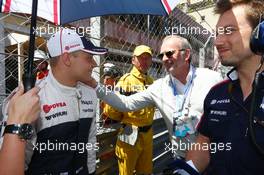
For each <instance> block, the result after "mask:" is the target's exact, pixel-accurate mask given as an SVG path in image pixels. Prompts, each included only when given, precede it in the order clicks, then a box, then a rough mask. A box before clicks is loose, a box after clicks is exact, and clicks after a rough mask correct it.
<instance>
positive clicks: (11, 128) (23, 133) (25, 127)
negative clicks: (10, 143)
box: [4, 123, 34, 140]
mask: <svg viewBox="0 0 264 175" xmlns="http://www.w3.org/2000/svg"><path fill="white" fill-rule="evenodd" d="M6 133H9V134H17V135H18V136H19V138H20V139H23V140H29V139H31V138H32V136H33V133H34V130H33V127H32V125H31V124H29V123H25V124H12V125H7V126H6V127H5V131H4V134H6Z"/></svg>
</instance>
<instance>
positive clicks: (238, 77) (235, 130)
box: [186, 0, 264, 175]
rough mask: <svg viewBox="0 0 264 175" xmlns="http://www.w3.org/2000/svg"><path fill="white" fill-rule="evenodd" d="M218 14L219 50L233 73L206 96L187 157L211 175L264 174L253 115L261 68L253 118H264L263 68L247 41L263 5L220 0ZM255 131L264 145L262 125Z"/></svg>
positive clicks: (244, 1) (252, 0) (261, 144)
mask: <svg viewBox="0 0 264 175" xmlns="http://www.w3.org/2000/svg"><path fill="white" fill-rule="evenodd" d="M216 12H217V13H218V14H220V18H219V21H218V23H217V34H218V35H217V37H216V41H215V46H216V48H217V50H218V52H219V56H220V60H221V63H222V64H223V65H225V66H233V67H234V69H232V70H231V71H230V72H229V73H228V75H227V76H228V79H227V80H226V81H223V82H222V83H219V84H218V85H216V86H214V87H213V88H212V89H211V90H210V92H209V93H208V95H207V97H206V98H205V101H204V114H203V117H202V118H201V120H200V123H199V125H198V128H197V129H198V132H199V135H198V137H197V141H196V145H195V146H193V147H192V149H191V150H190V151H189V152H188V154H187V157H186V159H187V160H192V161H193V163H194V165H195V167H196V168H197V169H198V170H199V172H204V171H205V170H206V172H207V174H208V175H236V174H239V175H263V174H264V156H263V155H261V154H260V153H259V152H258V151H257V149H256V147H255V146H254V145H253V143H252V141H251V137H250V134H249V111H250V106H251V103H252V84H253V81H254V75H255V72H256V70H257V69H258V68H259V67H260V71H262V73H261V75H260V81H259V86H258V88H257V94H256V97H257V98H256V111H255V114H254V116H256V118H258V119H260V120H263V119H264V97H263V96H264V72H263V70H264V66H263V65H262V64H261V56H258V55H256V54H254V53H253V52H252V51H251V49H250V46H249V43H250V42H249V41H250V36H251V33H252V30H253V29H254V28H255V27H256V26H257V24H258V23H259V18H260V14H263V12H264V4H263V1H260V0H251V1H248V0H218V1H217V4H216ZM253 127H254V129H255V131H256V141H257V143H259V144H260V146H262V147H264V128H263V127H261V125H260V124H259V123H258V122H256V123H254V126H253Z"/></svg>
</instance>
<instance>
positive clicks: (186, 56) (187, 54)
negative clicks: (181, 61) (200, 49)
mask: <svg viewBox="0 0 264 175" xmlns="http://www.w3.org/2000/svg"><path fill="white" fill-rule="evenodd" d="M190 57H191V50H190V49H185V53H184V58H185V61H188V62H189V60H190Z"/></svg>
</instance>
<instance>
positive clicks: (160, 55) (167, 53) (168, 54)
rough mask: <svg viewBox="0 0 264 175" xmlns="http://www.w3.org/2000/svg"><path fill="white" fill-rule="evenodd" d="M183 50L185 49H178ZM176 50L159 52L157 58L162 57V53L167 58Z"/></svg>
mask: <svg viewBox="0 0 264 175" xmlns="http://www.w3.org/2000/svg"><path fill="white" fill-rule="evenodd" d="M184 50H185V49H180V50H178V51H184ZM176 51H177V50H170V51H167V52H163V53H160V54H159V55H158V58H159V59H162V58H163V56H164V55H166V57H168V58H171V57H172V55H173V54H174V53H175V52H176Z"/></svg>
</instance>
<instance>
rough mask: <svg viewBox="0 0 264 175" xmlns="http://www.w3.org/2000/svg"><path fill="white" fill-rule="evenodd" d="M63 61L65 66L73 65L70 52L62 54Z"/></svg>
mask: <svg viewBox="0 0 264 175" xmlns="http://www.w3.org/2000/svg"><path fill="white" fill-rule="evenodd" d="M61 59H62V62H63V64H64V65H65V66H70V65H71V59H70V54H69V53H67V52H65V53H63V54H62V55H61Z"/></svg>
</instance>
